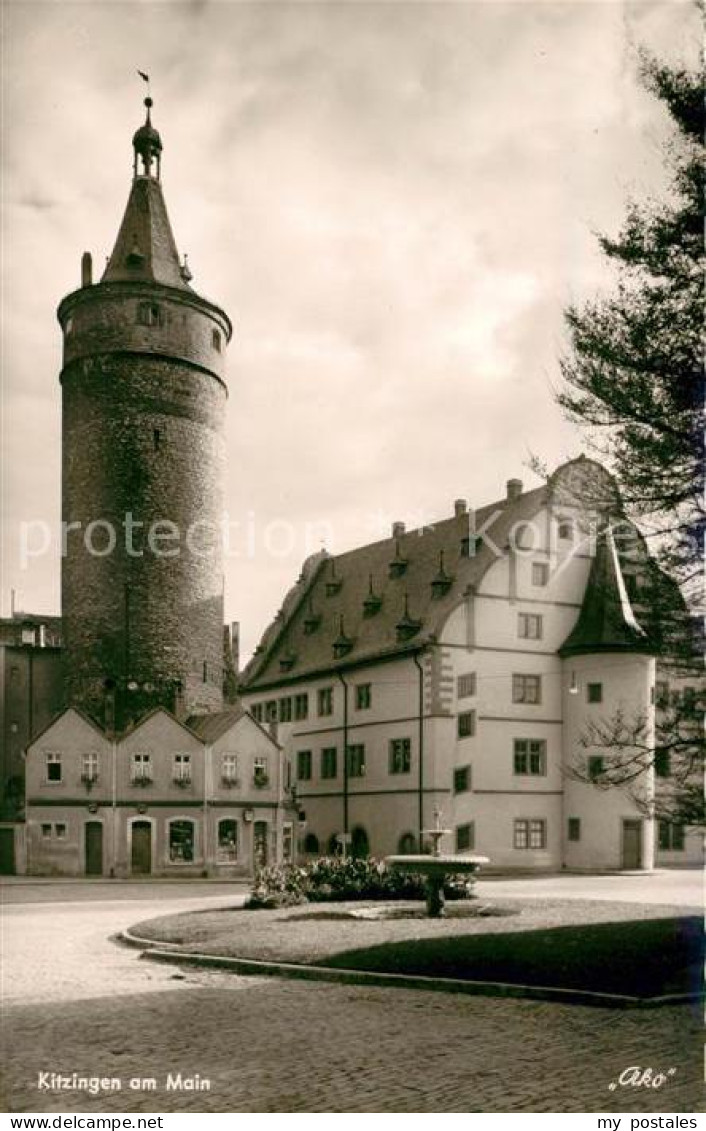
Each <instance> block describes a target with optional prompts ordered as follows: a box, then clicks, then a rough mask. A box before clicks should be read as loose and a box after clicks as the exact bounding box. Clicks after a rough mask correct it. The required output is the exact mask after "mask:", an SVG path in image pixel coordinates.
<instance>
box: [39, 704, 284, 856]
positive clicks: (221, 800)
mask: <svg viewBox="0 0 706 1131" xmlns="http://www.w3.org/2000/svg"><path fill="white" fill-rule="evenodd" d="M26 780H27V803H26V818H27V819H26V870H27V872H28V873H29V874H31V875H73V876H80V875H89V876H90V875H92V876H174V877H176V876H184V877H187V876H218V877H223V878H227V877H231V876H232V877H237V876H250V875H252V873H253V871H254V870H255V868H256V867H258V866H262V865H264V864H266V863H269V862H274V861H281V860H282V859H291V858H292V856H293V853H294V835H293V829H294V820H295V814H294V809H293V805H292V800H291V798H290V797H288V796H286V795H285V791H284V780H283V774H282V755H281V749H280V747H279V746H278V744H277V743H276V741H275V740H274V739H273V738H272V737H271V735H270V734H269V733H268V732H267V731H266V730H265V729H263V727H261V726H260V725H259V724H258V723H257V722H255V720H254V719H252V718H251V717H250V716H249V715H248V714H247V712H246V711H244V710H243V708H242V707H238V706H236V707H233V708H231V709H230V710H228V711H221V712H218V713H215V714H212V715H206V716H193V717H192V718H190V719H189V720H188V722H187V723H181V722H179V721H177V719H175V718H174V716H173V715H171V714H170V713H169V712H168V711H167V710H165V709H164V708H157V709H155V710H154V711H152V712H150V713H149V714H148V715H146V716H145V717H144V718H143V719H141V720H140V721H139V722H138V723H136V724H135V725H134V726H132V727H130V728H129V730H127V731H126V732H124V733H123V734H121V735H115V736H111V735H109V734H106V733H105V732H104V731H103V730H102V729H101V728H100V727H98V726H97V725H96V724H95V723H94V722H93V721H91V720H90V719H89V718H88V717H87V716H85V715H83V714H82V713H81V712H79V711H77V710H76V709H75V708H69V709H68V710H66V711H64V712H63V713H62V714H61V715H59V717H58V718H57V719H55V720H54V721H53V722H52V723H51V724H50V725H49V726H48V727H47V728H46V729H45V730H44V731H43V732H42V733H41V734H40V735H38V736H37V738H36V739H35V741H34V742H33V743H32V744H31V745H30V746H29V747H28V749H27V754H26Z"/></svg>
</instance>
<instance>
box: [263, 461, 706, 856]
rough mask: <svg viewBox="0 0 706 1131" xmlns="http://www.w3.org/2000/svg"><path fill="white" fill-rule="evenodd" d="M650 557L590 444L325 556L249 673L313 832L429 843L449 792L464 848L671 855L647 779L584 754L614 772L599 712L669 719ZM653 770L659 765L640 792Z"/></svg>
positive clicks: (375, 845) (320, 836) (315, 560)
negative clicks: (659, 679)
mask: <svg viewBox="0 0 706 1131" xmlns="http://www.w3.org/2000/svg"><path fill="white" fill-rule="evenodd" d="M651 568H654V567H653V566H652V565H651V563H650V559H649V556H648V554H647V552H646V550H645V546H644V542H643V541H642V539H641V538H640V536H639V534H638V533H637V531H636V530H635V529H634V528H633V527H631V526H630V525H629V524H628V523H626V520H625V519H624V517H623V515H622V510H621V504H620V498H619V495H618V492H617V488H616V486H615V483H614V481H613V480H612V478H611V477H610V476H609V475H608V474H607V473H606V472H605V471H604V470H603V468H601V467H600V465H598V464H596V463H594V462H593V461H590V460H587V459H585V458H583V457H582V458H581V459H579V460H575V461H572V462H570V463H567V464H565V465H563V466H562V467H560V468H559V469H558V470H557V471H556V472H555V473H554V475H553V476H552V477H551V478H550V480H549V481H548V483H547V484H546V485H545V486H542V487H540V488H538V489H536V490H532V491H529V492H523V490H522V484H521V483H520V482H519V481H518V480H510V481H509V483H508V488H507V496H506V498H505V499H503V500H500V501H499V502H498V503H495V504H491V505H490V506H487V507H483V508H482V509H481V510H478V511H477V512H475V513H474V512H473V511H469V510H468V508H467V506H466V504H465V502H464V501H462V500H459V501H457V503H456V505H455V508H454V515H453V517H451V518H447V519H444V520H442V521H440V522H438V523H435V524H434V525H433V526H431V527H425V528H424V529H422V530H415V531H409V532H407V531H405V529H404V526H403V525H402V524H400V523H396V524H395V526H394V528H393V532H392V537H391V538H389V539H386V540H384V541H381V542H377V543H375V544H373V545H369V546H364V547H361V548H359V549H356V550H352V551H350V552H348V553H343V554H340V555H337V556H336V557H330V556H329V555H327V554H326V553H321V554H318V555H315V556H313V557H312V558H310V559H309V560H308V561H307V562H306V563H305V566H304V569H303V571H302V574H301V576H300V578H299V580H298V581H297V583H296V585H295V586H294V587H293V589H292V590H291V591H290V592H289V593H288V594H287V596H286V598H285V601H284V604H283V606H282V608H281V609H280V611H279V613H278V614H277V616H276V618H275V620H274V622H273V624H272V625H271V626H270V628H268V630H267V631H266V633H265V635H264V636H263V639H262V641H261V643H260V645H259V646H258V648H257V650H256V652H255V655H254V657H253V659H252V661H251V663H250V664H249V665H248V667H247V669H246V671H245V673H244V676H243V680H242V684H241V694H242V696H243V702H244V704H245V705H246V707H247V708H248V709H249V710H250V711H251V712H252V713H253V715H254V716H255V717H256V718H257V719H259V720H260V721H261V722H262V723H263V724H270V725H271V726H276V728H277V737H278V741H279V742H281V743H282V745H283V747H284V751H285V756H286V759H287V760H288V761H289V763H290V766H291V773H292V777H293V780H294V782H295V785H296V791H297V800H298V803H299V805H300V807H301V810H302V812H303V819H304V821H305V825H304V828H305V835H304V836H303V837H302V847H303V849H304V851H305V852H308V853H315V852H319V851H321V852H323V851H334V850H335V849H336V848H337V846H338V845H339V843H340V842H339V840H338V839H337V838H338V837H340V836H341V834H343V835H344V836H346V837H350V839H351V842H352V850H353V851H354V852H359V853H363V852H365V851H367V850H369V851H371V852H372V853H374V854H375V855H384V854H386V853H391V852H397V851H411V850H414V849H415V848H416V846H417V845H418V843H419V841H420V831H421V830H422V829H424V828H428V827H430V826H431V825H432V823H433V814H434V811H435V810H436V809H440V810H441V811H442V814H443V823H444V825H446V826H448V827H450V828H452V829H453V831H454V838H455V845H454V847H455V848H456V850H458V851H466V850H468V851H470V850H476V851H478V852H481V853H483V854H485V855H487V856H488V857H489V858H490V860H491V862H492V864H491V866H492V867H494V868H497V869H547V870H557V869H560V868H563V867H567V868H573V869H591V870H593V869H620V868H638V869H646V868H650V867H652V865H653V862H654V859H655V836H654V828H653V825H654V822H653V821H652V820H650V819H649V817H648V816H646V814H645V812H644V810H643V807H642V806H641V805H639V804H637V803H636V800H635V797H634V796H631V794H630V793H629V792H628V791H626V790H621V789H612V790H609V791H608V790H604V789H600V788H599V787H598V786H597V785H594V784H591V783H590V782H588V783H587V782H581V781H578V780H574V779H573V778H572V777H571V775H570V773H568V772H567V771H569V769H570V767H572V766H573V765H574V764H575V763H577V762H580V763H581V764H582V765H583V766H584V768H586V769H588V770H590V771H591V773H592V774H595V776H596V778H600V767H599V766H598V763H597V762H594V763H592V764H591V765H589V764H588V758H589V757H591V758H594V759H595V758H596V757H598V758H600V756H599V755H596V754H595V753H594V752H590V753H589V752H586V751H585V750H584V748H583V746H582V743H581V739H582V735H583V734H584V732H585V729H586V726H587V725H588V724H589V723H590V720H591V719H594V720H595V719H596V718H600V717H608V716H610V714H611V713H614V712H615V711H617V710H618V709H623V710H626V711H630V712H641V713H643V714H644V715H645V716H646V717H648V718H649V719H650V720H652V721H653V720H654V710H655V706H654V688H655V682H656V672H655V658H654V655H653V654H652V651H653V650H652V646H651V644H650V639H649V637H648V635H647V632H646V631H645V630H644V628H643V627H641V625H640V622H639V616H638V614H640V615H641V604H640V592H641V584H642V582H643V581H644V579H645V576H646V573H647V571H648V570H649V569H651ZM650 725H653V722H651V723H650ZM653 789H654V777H653V774H652V773H651V772H650V773H646V774H645V775H643V776H642V778H641V780H640V783H639V790H640V791H641V796H642V797H643V798H644V799H645V800H647V801H649V798H650V795H651V791H652V790H653ZM661 839H662V838H661ZM670 843H674V844H678V845H679V847H678V848H676V849H673V850H671V851H670V852H669V853H665V854H664V855H662V856H659V857H658V859H659V860H660V861H661V862H664V863H685V862H696V861H697V860H698V859H699V858H700V838H699V837H698V835H697V834H696V833H689V832H688V831H687V832H685V831H684V830H682V833H681V839H680V834H679V833H677V834H676V837H675V839H674V841H673V842H672V841H670Z"/></svg>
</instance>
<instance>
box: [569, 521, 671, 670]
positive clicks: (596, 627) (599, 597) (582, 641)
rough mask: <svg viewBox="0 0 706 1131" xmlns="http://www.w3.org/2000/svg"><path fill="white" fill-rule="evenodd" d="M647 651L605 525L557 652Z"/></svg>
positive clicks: (648, 650) (642, 631)
mask: <svg viewBox="0 0 706 1131" xmlns="http://www.w3.org/2000/svg"><path fill="white" fill-rule="evenodd" d="M650 651H652V645H651V643H650V641H649V638H648V636H647V633H646V632H645V630H644V629H643V628H641V627H640V625H639V624H638V622H637V619H636V617H635V614H634V612H633V610H632V606H631V604H630V599H629V597H628V595H627V590H626V587H625V581H624V579H623V572H622V569H621V566H620V558H619V557H618V551H617V549H616V545H615V539H614V537H613V532H612V530H611V528H610V525H606V526H605V527H604V529H603V530H602V531H601V532H600V533H599V535H598V539H597V546H596V556H595V558H594V559H593V562H592V564H591V572H590V573H589V576H588V582H587V584H586V589H585V591H584V595H583V603H582V605H581V611H580V612H579V616H578V620H577V621H576V624H575V625H574V627H573V629H572V630H571V632H570V633H569V635H568V636H567V638H566V640H565V641H564V643H563V644H562V646H561V648H560V649H559V655H560V656H585V655H591V654H592V653H594V652H650Z"/></svg>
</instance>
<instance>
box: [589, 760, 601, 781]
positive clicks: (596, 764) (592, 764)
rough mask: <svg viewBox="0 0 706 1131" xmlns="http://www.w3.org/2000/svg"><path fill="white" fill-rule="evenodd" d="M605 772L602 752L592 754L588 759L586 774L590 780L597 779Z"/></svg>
mask: <svg viewBox="0 0 706 1131" xmlns="http://www.w3.org/2000/svg"><path fill="white" fill-rule="evenodd" d="M604 773H605V762H604V761H603V755H602V754H592V755H591V757H590V758H589V759H588V776H589V779H590V780H591V781H598V780H599V779H600V778H602V777H603V774H604Z"/></svg>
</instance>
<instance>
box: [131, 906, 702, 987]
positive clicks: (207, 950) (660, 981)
mask: <svg viewBox="0 0 706 1131" xmlns="http://www.w3.org/2000/svg"><path fill="white" fill-rule="evenodd" d="M352 906H353V905H351V904H329V905H327V907H326V908H324V907H322V905H321V904H318V905H311V904H308V905H303V906H298V907H290V908H280V909H278V910H276V911H245V910H243V909H240V908H229V909H219V910H213V911H203V912H188V913H183V914H180V915H171V916H165V917H163V918H160V919H152V920H149V921H147V922H142V923H138V924H136V925H135V926H134V927H133V928H132V931H133V933H134V934H135V935H137V936H139V937H141V938H146V939H150V940H153V941H154V942H155V943H158V944H159V943H160V942H166V943H172V944H178V945H179V947H180V949H182V950H184V951H186V952H199V953H202V954H209V955H226V956H231V957H237V958H250V959H253V958H254V959H260V960H263V961H275V962H277V961H280V962H294V963H302V964H311V965H318V966H328V967H331V968H334V969H335V968H338V969H358V970H368V971H376V972H380V971H384V972H389V973H397V974H400V973H404V974H418V975H428V976H432V977H446V978H461V979H464V980H470V981H492V982H506V983H520V984H525V985H532V986H552V987H559V988H567V989H569V988H570V989H577V988H578V989H583V990H592V991H594V992H606V993H619V994H625V995H628V996H638V997H655V996H661V995H663V994H673V993H688V992H695V991H698V990H699V989H700V987H701V981H700V979H701V967H700V960H701V953H702V924H701V920H700V919H699V918H698V917H697V916H695V915H691V916H689V915H687V914H686V913H685V912H684V911H683V910H682V909H680V908H676V907H669V906H657V905H653V906H645V905H639V904H634V903H630V904H628V903H618V902H608V901H599V900H595V901H588V900H585V901H581V900H558V899H532V900H519V899H518V900H503V903H502V906H498V907H496V910H501V911H504V912H505V913H506V915H507V913H508V912H509V913H511V914H509V915H507V917H505V916H503V915H495V916H492V917H488V918H486V917H483V916H478V917H474V918H470V919H469V918H466V917H464V914H463V910H462V907H463V905H456V908H455V907H454V905H453V904H449V905H448V911H449V917H448V918H447V919H436V920H434V919H426V918H422V919H419V918H410V919H393V920H387V921H380V920H375V919H365V918H360V919H355V920H352V919H346V918H343V916H344V914H345V913H346V912H347V911H348V912H349V911H350V910H351V907H352ZM355 906H356V907H357V908H360V906H361V905H360V904H357V905H355ZM466 906H467V907H468V905H466Z"/></svg>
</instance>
